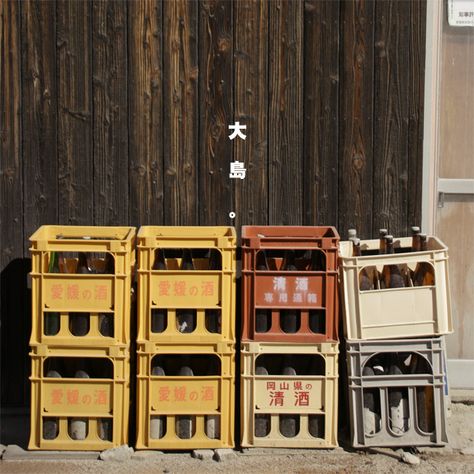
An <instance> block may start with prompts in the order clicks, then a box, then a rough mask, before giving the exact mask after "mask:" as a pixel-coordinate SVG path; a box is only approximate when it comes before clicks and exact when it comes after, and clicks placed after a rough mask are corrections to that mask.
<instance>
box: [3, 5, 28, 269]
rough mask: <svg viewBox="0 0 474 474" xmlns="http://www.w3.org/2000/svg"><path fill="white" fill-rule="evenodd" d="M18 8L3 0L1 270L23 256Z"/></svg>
mask: <svg viewBox="0 0 474 474" xmlns="http://www.w3.org/2000/svg"><path fill="white" fill-rule="evenodd" d="M19 7H20V5H19V4H18V3H16V2H5V1H3V2H0V14H1V22H0V28H1V30H0V41H1V43H0V47H1V49H0V55H1V56H0V62H1V73H0V114H1V115H0V137H1V143H0V271H1V270H3V268H4V267H5V266H6V265H8V263H9V262H10V260H12V259H14V258H17V257H23V217H22V214H23V202H22V193H23V179H22V162H21V134H22V131H21V63H20V55H19V51H20V12H19V10H20V8H19Z"/></svg>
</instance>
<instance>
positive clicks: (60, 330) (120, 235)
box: [30, 226, 135, 347]
mask: <svg viewBox="0 0 474 474" xmlns="http://www.w3.org/2000/svg"><path fill="white" fill-rule="evenodd" d="M30 241H31V248H30V251H31V255H32V271H31V279H32V331H31V344H48V345H54V346H59V347H60V346H69V345H77V346H81V347H84V346H108V345H110V344H116V343H118V344H128V343H129V342H130V292H131V283H132V272H133V268H134V265H135V248H134V246H135V228H134V227H82V226H42V227H40V228H39V229H38V230H37V231H36V232H35V233H34V234H33V235H32V236H31V237H30ZM54 252H58V253H60V254H61V255H62V256H63V257H64V265H63V269H66V268H67V269H68V271H70V272H75V268H76V266H77V261H78V258H77V254H78V253H79V252H85V253H88V254H89V255H91V256H92V255H94V254H95V255H97V254H102V255H105V254H106V253H109V254H111V256H112V257H113V259H114V273H110V274H105V273H104V274H102V273H94V274H77V273H50V272H49V263H50V259H51V258H52V255H53V253H54ZM94 264H95V266H96V268H98V269H99V270H100V269H101V267H103V266H104V264H105V261H104V259H103V258H102V259H96V260H94ZM80 313H82V314H83V315H84V314H85V317H86V318H88V321H89V322H88V328H87V329H88V331H87V333H86V334H84V335H74V334H73V332H72V331H71V327H70V324H69V323H70V321H71V322H72V321H73V318H77V317H78V316H79V315H80ZM50 317H54V318H55V320H56V323H55V328H56V330H55V332H54V334H47V333H48V331H47V330H46V318H50ZM104 317H105V318H109V321H113V332H112V331H110V335H108V334H106V335H103V334H102V333H101V332H100V330H99V321H101V318H104ZM110 327H111V325H110V326H109V328H110Z"/></svg>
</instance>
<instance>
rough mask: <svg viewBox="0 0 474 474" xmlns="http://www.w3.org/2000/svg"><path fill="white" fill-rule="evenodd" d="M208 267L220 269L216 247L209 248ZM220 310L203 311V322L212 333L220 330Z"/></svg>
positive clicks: (219, 257)
mask: <svg viewBox="0 0 474 474" xmlns="http://www.w3.org/2000/svg"><path fill="white" fill-rule="evenodd" d="M208 262H209V263H208V268H209V270H212V271H214V270H220V269H221V268H222V266H221V255H220V253H219V251H218V250H217V249H210V250H209V257H208ZM220 317H221V315H220V311H219V310H218V309H206V311H205V313H204V322H205V324H206V329H207V330H208V331H209V332H211V333H213V334H218V333H220V332H221V320H220Z"/></svg>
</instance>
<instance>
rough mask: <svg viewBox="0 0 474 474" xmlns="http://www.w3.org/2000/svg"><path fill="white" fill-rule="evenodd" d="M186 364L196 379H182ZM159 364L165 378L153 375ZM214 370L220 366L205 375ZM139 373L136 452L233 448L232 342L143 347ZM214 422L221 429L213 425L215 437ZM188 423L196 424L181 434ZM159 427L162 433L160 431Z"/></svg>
mask: <svg viewBox="0 0 474 474" xmlns="http://www.w3.org/2000/svg"><path fill="white" fill-rule="evenodd" d="M183 358H187V360H186V359H183ZM183 360H186V363H185V364H186V365H188V366H190V367H191V369H192V370H193V372H194V373H195V374H196V375H193V376H191V375H179V367H182V361H183ZM155 363H157V364H158V365H160V364H161V365H160V367H161V368H162V369H163V372H160V373H161V375H159V374H158V375H152V374H155V373H156V372H154V370H156V367H155ZM152 365H153V367H155V369H154V370H152ZM210 367H215V368H216V370H215V371H214V372H215V373H212V374H211V375H203V374H202V372H203V371H204V372H206V373H207V374H208V373H209V372H213V370H212V369H211V370H209V368H210ZM137 370H138V376H137V442H136V448H137V449H165V450H166V449H172V450H176V449H178V450H179V449H186V450H189V449H200V448H209V449H213V448H232V447H233V446H234V393H235V348H234V345H233V344H232V343H214V344H212V343H209V344H203V345H163V344H155V343H152V342H147V343H144V344H139V345H138V361H137ZM163 373H165V375H162V374H163ZM167 373H168V374H169V375H166V374H167ZM189 420H190V421H189ZM215 420H219V421H218V429H215V425H214V427H213V430H214V431H213V432H212V435H213V436H212V437H210V436H208V434H209V435H210V434H211V432H210V431H208V426H209V425H208V423H209V422H212V423H214V422H215ZM183 422H184V423H189V425H188V426H191V428H189V432H185V433H184V435H185V436H183V431H179V430H180V429H182V425H180V423H183ZM156 423H159V424H160V425H159V426H161V429H158V430H157V429H156V426H157V425H156Z"/></svg>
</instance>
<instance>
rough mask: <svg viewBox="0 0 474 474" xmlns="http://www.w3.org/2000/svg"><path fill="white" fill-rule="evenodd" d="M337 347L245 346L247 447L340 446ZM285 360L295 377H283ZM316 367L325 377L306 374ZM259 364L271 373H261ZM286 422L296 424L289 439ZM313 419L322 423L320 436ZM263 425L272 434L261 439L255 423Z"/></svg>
mask: <svg viewBox="0 0 474 474" xmlns="http://www.w3.org/2000/svg"><path fill="white" fill-rule="evenodd" d="M338 346H339V344H338V343H329V342H325V343H320V344H297V343H273V342H261V343H258V342H248V343H242V344H241V399H240V406H241V412H240V413H241V432H242V446H243V447H280V448H332V447H336V446H337V445H338V444H337V408H338V389H337V387H338V365H337V360H338V353H339V349H338ZM314 356H316V358H314ZM260 357H264V359H259V358H260ZM282 361H283V364H284V363H285V362H284V361H291V364H292V366H294V367H293V368H295V369H296V375H281V373H282V370H281V367H282ZM314 363H316V364H317V368H318V370H315V372H320V373H321V374H320V375H307V372H311V370H308V367H311V364H314ZM306 364H309V365H308V366H307V365H306ZM259 365H260V366H265V367H266V368H267V372H268V375H266V374H265V375H257V374H256V372H257V370H256V367H257V366H259ZM260 370H261V369H260ZM301 373H306V375H301ZM284 417H291V418H292V419H293V420H294V423H295V430H294V431H295V433H296V435H293V436H291V437H289V436H285V435H284V434H283V433H282V432H281V423H284V421H283V419H284ZM313 420H317V422H318V423H319V428H320V431H319V432H318V433H317V434H316V435H314V433H313V434H311V429H310V425H311V423H313ZM262 421H263V423H264V424H265V423H266V424H267V427H268V429H267V431H268V432H267V433H266V435H265V436H260V435H261V434H262V433H261V432H260V433H259V435H258V436H257V434H256V424H257V423H260V422H262ZM298 425H299V426H298Z"/></svg>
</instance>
